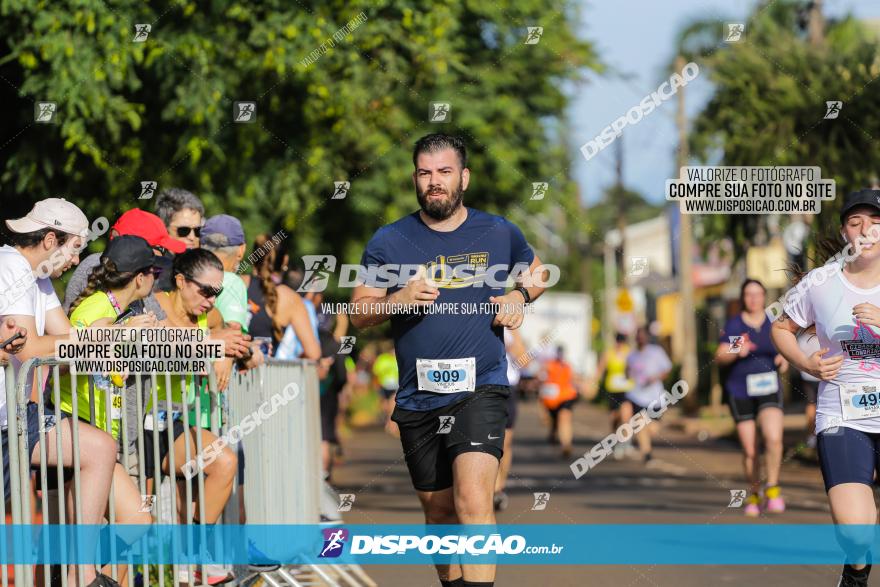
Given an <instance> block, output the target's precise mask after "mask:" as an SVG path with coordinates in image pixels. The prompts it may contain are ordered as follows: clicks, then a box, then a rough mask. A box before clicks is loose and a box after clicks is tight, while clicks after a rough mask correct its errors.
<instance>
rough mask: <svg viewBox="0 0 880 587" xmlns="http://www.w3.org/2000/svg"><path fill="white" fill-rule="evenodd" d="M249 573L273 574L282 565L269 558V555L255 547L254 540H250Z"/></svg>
mask: <svg viewBox="0 0 880 587" xmlns="http://www.w3.org/2000/svg"><path fill="white" fill-rule="evenodd" d="M248 561H249V562H248V571H250V572H252V573H271V572H272V571H277V570H278V569H279V568H280V567H281V564H280V563H279V562H278V561H276V560H272V559H271V558H269V556H268V555H266V554H263V552H262V551H261V550H260V549H258V548H257V547H256V546H255V545H254V541H253V540H248Z"/></svg>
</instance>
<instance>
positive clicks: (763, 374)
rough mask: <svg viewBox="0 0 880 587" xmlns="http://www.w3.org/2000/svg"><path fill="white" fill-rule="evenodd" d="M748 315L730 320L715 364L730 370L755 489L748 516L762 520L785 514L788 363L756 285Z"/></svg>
mask: <svg viewBox="0 0 880 587" xmlns="http://www.w3.org/2000/svg"><path fill="white" fill-rule="evenodd" d="M740 307H741V308H742V311H741V312H740V313H739V314H737V315H736V316H733V317H731V318H730V319H728V320H727V323H726V324H725V325H724V330H722V331H721V335H720V337H719V339H718V343H719V344H718V349H717V350H716V352H715V360H716V361H718V364H719V365H722V366H727V367H728V369H727V370H726V376H725V377H724V390H725V392H726V393H727V401H728V405H729V406H730V413H731V415H732V416H733V419H734V421H735V422H736V433H737V435H738V436H739V442H740V445H741V446H742V451H743V469H744V472H745V477H746V480H747V481H748V483H749V486H750V494H749V497H748V499H747V500H746V505H745V508H744V511H743V513H745V515H746V516H749V517H756V516H759V515H760V514H761V511H762V510H763V511H766V512H769V513H782V512H784V511H785V501H784V500H783V498H782V495H781V494H780V489H779V469H780V467H781V465H782V432H783V421H782V416H783V414H782V388H781V386H780V384H779V373H785V371H786V370H787V369H788V362H787V361H786V360H785V359H784V358H783V356H782V355H780V354H779V353H778V352H777V351H776V347H774V346H773V342H772V341H771V340H770V329H771V326H772V325H771V323H770V320H769V319H768V318H767V314H766V313H765V308H766V307H767V290H766V289H764V285H763V284H762V283H761V282H760V281H757V280H755V279H746V280H745V281H744V282H743V284H742V287H741V288H740ZM758 426H760V428H761V436H762V437H763V440H764V453H765V460H766V463H765V466H766V469H767V474H766V479H767V486H766V488H765V489H764V491H763V495H762V491H761V475H760V468H759V465H760V463H759V461H758V431H757V427H758Z"/></svg>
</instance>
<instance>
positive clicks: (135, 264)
mask: <svg viewBox="0 0 880 587" xmlns="http://www.w3.org/2000/svg"><path fill="white" fill-rule="evenodd" d="M102 256H103V257H107V258H108V259H110V260H111V261H113V264H114V265H116V270H117V271H121V272H124V273H129V272H133V271H142V270H144V269H149V268H150V267H153V266H154V265H155V264H156V255H155V253H153V248H152V247H151V246H150V243H148V242H147V241H146V240H145V239H143V238H141V237H139V236H135V235H133V234H124V235H121V236H117V237H116V238H114V239H111V240H110V244H108V245H107V249H106V250H105V251H104V254H103V255H102Z"/></svg>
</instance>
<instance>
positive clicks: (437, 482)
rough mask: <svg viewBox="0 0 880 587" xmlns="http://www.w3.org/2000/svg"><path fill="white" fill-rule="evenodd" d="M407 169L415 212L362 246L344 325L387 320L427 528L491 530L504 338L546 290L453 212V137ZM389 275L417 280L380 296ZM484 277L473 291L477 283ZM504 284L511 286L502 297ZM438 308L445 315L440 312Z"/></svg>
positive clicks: (460, 186) (486, 222)
mask: <svg viewBox="0 0 880 587" xmlns="http://www.w3.org/2000/svg"><path fill="white" fill-rule="evenodd" d="M413 164H414V166H415V171H414V172H413V182H414V184H415V187H416V195H417V196H418V201H419V206H420V207H421V210H420V211H419V212H414V213H412V214H410V215H408V216H405V217H404V218H401V219H400V220H398V221H397V222H394V223H392V224H389V225H386V226H383V227H382V228H380V229H379V230H378V231H376V234H375V235H374V236H373V238H372V239H371V240H370V242H369V243H368V244H367V248H366V250H365V251H364V255H363V258H362V260H361V265H362V266H364V267H365V268H367V271H366V272H365V274H364V276H363V279H362V283H363V285H359V286H358V287H357V288H356V289H355V291H354V294H353V295H352V301H353V303H354V304H356V310H355V311H354V312H353V313H352V316H351V320H352V324H354V325H355V326H356V327H358V328H362V327H364V326H373V325H376V324H380V323H382V322H384V321H385V320H389V319H390V320H391V328H392V334H393V337H394V345H395V353H396V355H397V364H398V369H399V371H400V380H399V386H400V387H399V389H398V391H397V400H396V407H395V410H394V413H393V415H392V420H394V421H395V422H397V424H398V426H399V427H400V440H401V444H402V445H403V451H404V455H405V458H406V463H407V467H408V468H409V473H410V477H411V478H412V482H413V486H414V487H415V489H416V490H417V492H418V496H419V499H420V500H421V502H422V508H423V509H424V511H425V520H426V523H428V524H459V523H460V524H494V523H495V514H494V511H493V506H492V495H493V489H494V484H495V477H496V476H497V473H498V462H499V460H500V458H501V455H502V447H503V445H504V429H505V425H506V423H507V397H508V394H509V390H508V381H507V359H506V356H505V351H504V339H503V336H502V335H503V331H504V328H511V329H514V328H518V327H519V326H520V324H522V321H523V307H524V305H525V304H526V303H528V302H530V301H532V300H534V299H535V298H537V297H538V296H539V295H541V293H542V292H543V291H544V288H543V287H542V285H543V284H544V281H543V280H544V271H543V266H541V261H540V260H539V259H538V257H537V256H536V255H535V254H534V253H533V252H532V250H531V248H530V247H529V246H528V244H527V243H526V240H525V238H524V237H523V234H522V232H520V230H519V229H518V228H517V227H516V226H515V225H513V224H512V223H510V222H508V221H507V220H505V219H504V218H502V217H500V216H495V215H492V214H487V213H485V212H481V211H479V210H475V209H473V208H467V207H465V206H464V205H463V204H462V193H463V192H464V191H465V190H466V189H467V187H468V180H469V178H470V170H469V169H468V168H467V152H466V149H465V145H464V142H463V141H462V140H461V139H460V138H458V137H452V136H448V135H443V134H432V135H428V136H425V137H423V138H421V139H419V141H418V142H417V143H416V145H415V149H414V151H413ZM387 265H395V266H396V265H401V266H410V267H414V266H425V269H420V270H419V271H418V273H417V274H416V275H415V276H414V277H412V278H411V279H409V280H408V281H406V282H405V285H404V286H403V287H401V284H400V283H399V282H398V281H397V280H395V283H393V284H390V282H388V281H387V280H386V282H385V285H382V282H381V281H382V280H381V277H382V275H383V274H382V272H377V271H375V269H377V268H378V267H382V266H387ZM370 269H373V271H370ZM481 270H483V271H484V272H485V279H482V280H481V279H479V278H476V277H475V275H477V274H479V273H480V271H481ZM508 275H510V276H511V277H513V278H514V280H515V281H516V283H517V287H516V288H515V289H513V290H511V291H510V292H509V293H507V294H505V293H504V287H503V283H504V282H505V281H506V279H507V277H508ZM518 276H519V278H518ZM523 284H524V285H526V286H528V287H524V285H523ZM493 285H494V287H493ZM453 304H457V305H453ZM481 304H482V306H481ZM493 304H497V306H493ZM441 306H442V307H445V308H446V309H447V310H446V311H444V312H442V313H441V312H437V311H436V310H438V309H439V308H440V307H441ZM391 307H396V308H400V307H408V308H410V310H411V312H409V313H404V314H400V313H396V312H395V311H393V310H391V309H390V308H391ZM475 310H476V311H475ZM496 310H497V311H496ZM450 416H451V417H452V418H450ZM453 488H454V491H453ZM437 571H438V574H439V576H440V581H441V583H442V584H443V585H444V586H450V585H451V586H472V585H473V586H491V585H492V584H493V581H494V577H495V567H494V565H457V564H456V565H437Z"/></svg>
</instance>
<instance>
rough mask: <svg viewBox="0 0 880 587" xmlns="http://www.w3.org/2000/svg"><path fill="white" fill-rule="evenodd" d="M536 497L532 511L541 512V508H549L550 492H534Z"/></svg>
mask: <svg viewBox="0 0 880 587" xmlns="http://www.w3.org/2000/svg"><path fill="white" fill-rule="evenodd" d="M532 495H533V496H534V497H535V503H534V504H532V511H533V512H539V511H541V510H546V509H547V504H548V503H550V494H549V493H547V492H544V491H542V492H537V493H533V494H532Z"/></svg>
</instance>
